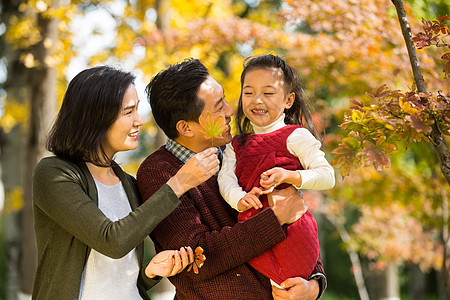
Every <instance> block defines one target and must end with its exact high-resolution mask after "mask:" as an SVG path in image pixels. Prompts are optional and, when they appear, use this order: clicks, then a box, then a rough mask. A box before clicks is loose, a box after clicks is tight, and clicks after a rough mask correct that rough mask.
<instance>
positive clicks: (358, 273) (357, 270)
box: [326, 216, 370, 300]
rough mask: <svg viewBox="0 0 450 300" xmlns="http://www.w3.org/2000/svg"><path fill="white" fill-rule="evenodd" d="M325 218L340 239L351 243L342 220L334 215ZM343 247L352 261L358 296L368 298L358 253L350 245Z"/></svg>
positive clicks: (366, 299)
mask: <svg viewBox="0 0 450 300" xmlns="http://www.w3.org/2000/svg"><path fill="white" fill-rule="evenodd" d="M326 218H327V219H328V220H329V221H330V222H331V224H333V225H334V227H335V228H336V230H337V232H338V233H339V236H340V237H341V239H342V241H343V242H344V243H345V244H347V245H351V243H350V242H351V241H350V235H349V234H348V231H347V230H346V229H345V227H344V222H343V221H342V220H340V219H339V217H336V216H326ZM345 249H346V251H347V253H348V256H349V257H350V261H351V263H352V270H353V276H354V278H355V282H356V286H357V287H358V293H359V297H360V299H361V300H369V299H370V298H369V293H368V292H367V288H366V283H365V281H364V276H363V272H362V267H361V262H360V260H359V256H358V253H357V252H356V250H355V249H354V248H353V247H352V246H347V247H345Z"/></svg>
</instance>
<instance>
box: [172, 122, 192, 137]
mask: <svg viewBox="0 0 450 300" xmlns="http://www.w3.org/2000/svg"><path fill="white" fill-rule="evenodd" d="M176 128H177V130H178V133H179V134H180V135H182V136H186V137H192V136H194V132H193V131H192V128H191V125H190V124H189V123H188V122H186V121H185V120H180V121H178V122H177V126H176Z"/></svg>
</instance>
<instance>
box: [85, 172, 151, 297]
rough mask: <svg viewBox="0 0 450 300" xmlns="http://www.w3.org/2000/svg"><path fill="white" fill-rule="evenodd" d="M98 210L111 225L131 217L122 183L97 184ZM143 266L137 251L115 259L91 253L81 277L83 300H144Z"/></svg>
mask: <svg viewBox="0 0 450 300" xmlns="http://www.w3.org/2000/svg"><path fill="white" fill-rule="evenodd" d="M94 181H95V185H96V187H97V192H98V208H99V209H100V210H101V211H102V212H103V214H104V215H105V216H106V217H107V218H108V219H110V220H111V221H118V220H120V219H122V218H124V217H126V216H127V215H128V214H130V213H131V206H130V203H129V201H128V198H127V195H126V193H125V190H124V188H123V186H122V182H119V183H118V184H115V185H106V184H103V183H101V182H99V181H97V180H94ZM138 276H139V263H138V259H137V256H136V249H133V250H131V251H130V252H129V253H128V254H127V255H125V256H124V257H122V258H119V259H114V258H110V257H108V256H106V255H103V254H101V253H100V252H98V251H95V250H94V249H91V252H90V253H89V257H88V260H87V262H86V265H85V267H84V271H83V274H82V277H81V286H80V295H79V299H80V300H89V299H92V300H94V299H95V300H103V299H104V300H113V299H117V300H119V299H127V300H128V299H130V300H137V299H140V300H142V297H141V295H140V294H139V290H138V287H137V280H138Z"/></svg>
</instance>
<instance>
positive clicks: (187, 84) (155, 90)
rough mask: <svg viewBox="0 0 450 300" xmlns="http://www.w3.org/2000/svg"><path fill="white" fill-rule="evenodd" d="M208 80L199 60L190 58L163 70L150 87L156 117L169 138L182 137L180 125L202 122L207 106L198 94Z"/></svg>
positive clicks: (148, 91) (151, 82)
mask: <svg viewBox="0 0 450 300" xmlns="http://www.w3.org/2000/svg"><path fill="white" fill-rule="evenodd" d="M208 76H209V72H208V69H207V68H206V67H205V66H204V65H203V64H202V63H201V62H200V61H199V60H198V59H192V58H189V59H186V60H184V61H182V62H180V63H178V64H176V65H171V66H170V67H169V68H167V69H165V70H162V71H161V72H159V73H158V74H157V75H156V76H155V77H153V79H152V80H151V81H150V83H149V84H148V85H147V88H146V92H147V97H148V101H149V103H150V106H151V108H152V113H153V117H154V118H155V121H156V123H157V124H158V126H159V127H161V129H162V130H163V131H164V133H165V134H166V135H167V137H169V138H171V139H175V138H177V137H178V131H177V128H176V125H177V123H178V121H180V120H185V121H195V122H197V121H198V118H199V117H200V114H201V113H202V110H203V108H204V106H205V103H204V101H202V100H201V99H199V98H198V96H197V94H198V90H199V88H200V85H201V84H202V83H203V82H204V81H205V80H206V79H207V78H208Z"/></svg>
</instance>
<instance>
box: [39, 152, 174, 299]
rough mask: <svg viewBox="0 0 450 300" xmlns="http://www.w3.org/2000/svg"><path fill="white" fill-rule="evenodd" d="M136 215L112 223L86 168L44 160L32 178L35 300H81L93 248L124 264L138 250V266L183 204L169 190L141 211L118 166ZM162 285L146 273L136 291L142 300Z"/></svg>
mask: <svg viewBox="0 0 450 300" xmlns="http://www.w3.org/2000/svg"><path fill="white" fill-rule="evenodd" d="M113 170H114V172H115V174H116V175H117V176H118V177H119V179H120V181H121V182H122V185H123V187H124V190H125V193H126V194H127V197H128V200H129V202H130V206H131V209H132V212H131V213H130V214H129V215H128V216H126V217H125V218H123V219H120V220H119V221H116V222H113V221H111V220H109V219H108V218H106V217H105V216H104V214H103V213H102V212H101V211H100V209H99V208H98V197H97V188H96V186H95V183H94V179H93V177H92V175H91V173H90V172H89V170H88V168H87V166H86V164H85V163H79V164H76V163H73V162H69V161H66V160H64V159H61V158H58V157H49V158H44V159H42V160H41V161H40V162H39V163H38V165H37V166H36V167H35V169H34V174H33V211H34V222H35V233H36V241H37V252H38V268H37V272H36V276H35V281H34V286H33V295H32V298H33V299H49V300H54V299H74V300H75V299H78V296H79V292H80V283H81V275H82V273H83V269H84V266H85V264H86V261H87V258H88V256H89V253H90V250H91V248H93V249H95V250H97V251H98V252H100V253H102V254H104V255H107V256H109V257H112V258H120V257H123V256H124V255H126V254H127V253H128V252H130V251H131V250H132V249H134V248H136V254H137V257H138V260H139V265H142V260H143V250H144V247H143V240H144V238H145V237H146V236H147V235H148V234H149V233H150V232H151V231H152V230H153V228H155V226H156V225H157V224H158V223H159V222H160V221H161V220H162V219H164V218H165V217H166V216H167V215H168V214H170V213H171V212H172V211H173V210H174V209H175V208H176V207H177V206H178V205H179V204H180V201H179V199H178V198H177V196H176V195H175V193H174V192H173V191H172V189H171V188H170V187H169V186H168V185H164V184H162V185H161V189H160V190H158V191H157V192H155V194H154V195H153V196H152V197H151V198H150V199H148V200H147V201H146V202H145V203H144V204H142V205H141V206H139V205H140V204H141V203H142V201H141V200H140V199H141V198H140V196H139V192H138V190H137V186H136V181H135V179H134V178H133V177H132V176H130V175H128V174H126V173H125V172H123V171H122V169H121V168H120V167H119V166H118V165H117V164H114V166H113ZM157 282H158V280H153V279H150V278H148V277H147V276H145V274H144V268H142V270H141V274H140V277H139V279H138V282H137V285H138V288H139V292H140V294H141V296H142V298H143V299H148V296H147V294H146V291H147V290H148V289H149V288H150V287H152V286H153V285H155V284H156V283H157Z"/></svg>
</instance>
